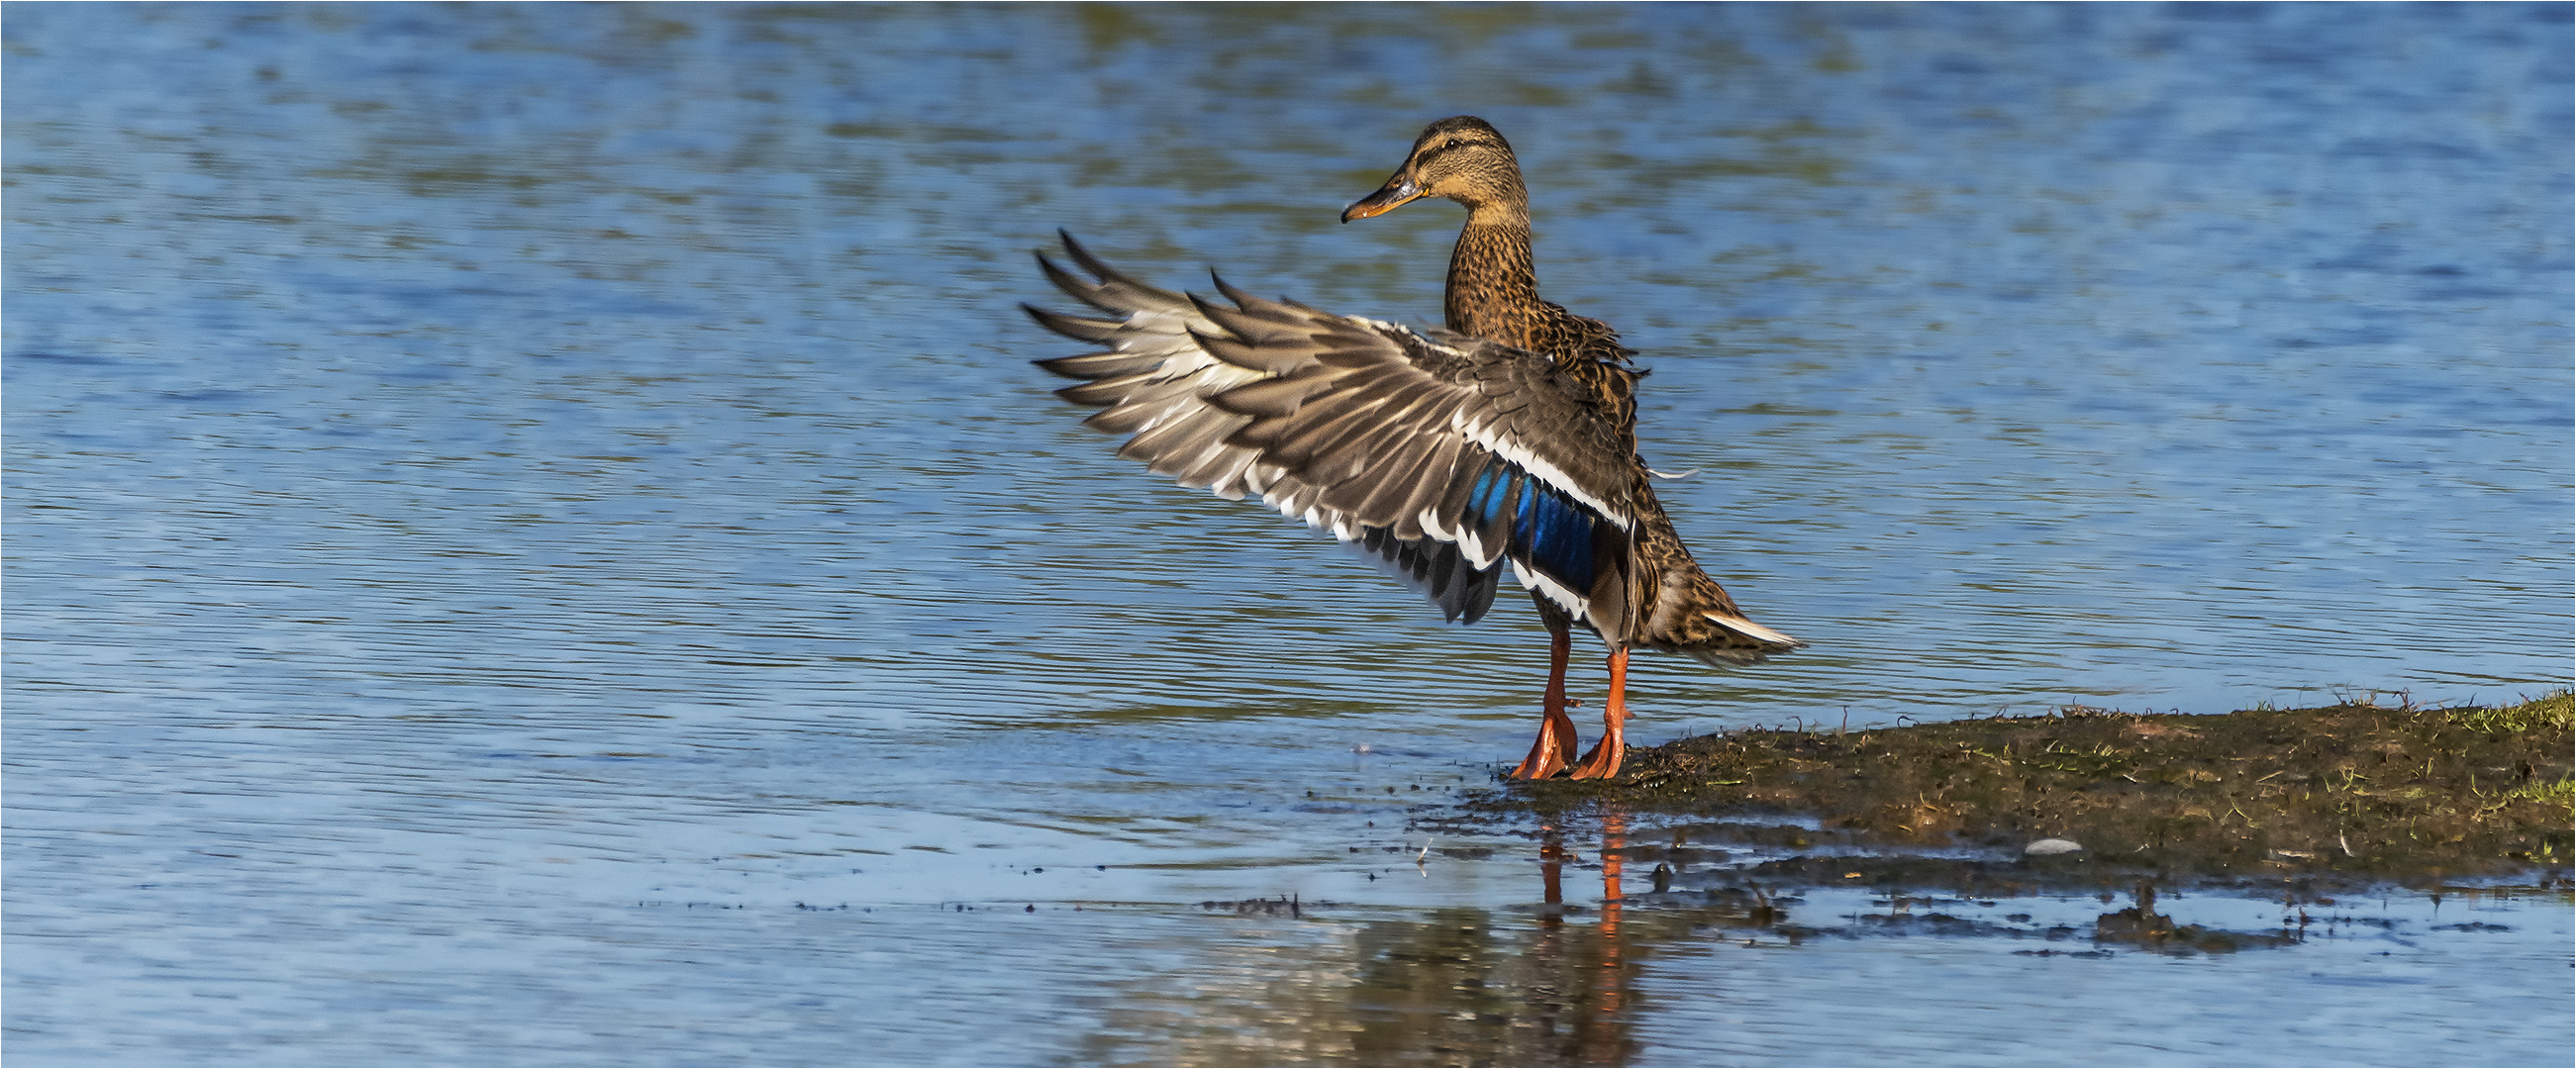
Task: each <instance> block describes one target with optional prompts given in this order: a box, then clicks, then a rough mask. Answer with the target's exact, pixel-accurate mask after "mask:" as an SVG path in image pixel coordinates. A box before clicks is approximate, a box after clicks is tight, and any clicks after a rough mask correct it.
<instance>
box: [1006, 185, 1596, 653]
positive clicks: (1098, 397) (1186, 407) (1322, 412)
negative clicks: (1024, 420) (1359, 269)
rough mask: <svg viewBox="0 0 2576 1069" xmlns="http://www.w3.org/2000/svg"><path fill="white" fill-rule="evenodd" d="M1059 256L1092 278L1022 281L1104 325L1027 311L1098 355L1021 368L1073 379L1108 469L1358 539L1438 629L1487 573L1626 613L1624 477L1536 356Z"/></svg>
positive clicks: (1461, 609)
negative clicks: (1123, 466)
mask: <svg viewBox="0 0 2576 1069" xmlns="http://www.w3.org/2000/svg"><path fill="white" fill-rule="evenodd" d="M1065 250H1066V251H1067V252H1068V253H1070V254H1071V255H1072V257H1073V260H1074V263H1075V264H1076V265H1078V266H1079V267H1081V268H1082V270H1083V271H1084V272H1086V273H1088V274H1089V275H1090V276H1091V277H1090V278H1088V279H1086V278H1083V277H1081V276H1079V275H1076V274H1074V273H1072V272H1070V271H1067V270H1065V269H1064V268H1062V267H1059V266H1058V265H1057V264H1055V263H1054V262H1053V261H1051V260H1049V259H1047V258H1046V257H1045V256H1044V255H1040V256H1039V257H1038V263H1039V265H1040V266H1041V267H1042V268H1043V269H1044V270H1045V271H1046V274H1047V277H1048V278H1049V279H1051V280H1053V281H1054V282H1055V284H1056V285H1057V286H1058V287H1060V288H1062V289H1063V290H1064V291H1065V292H1066V293H1068V294H1071V295H1072V296H1073V297H1074V298H1075V299H1077V300H1079V301H1081V302H1083V303H1084V304H1087V305H1090V306H1091V307H1093V308H1096V309H1099V310H1100V311H1101V312H1104V313H1107V316H1078V315H1063V314H1059V313H1055V312H1050V311H1046V310H1044V309H1040V308H1036V307H1033V306H1032V307H1029V308H1028V312H1029V314H1030V315H1031V316H1033V317H1035V318H1036V319H1037V321H1038V322H1039V323H1040V324H1041V325H1043V326H1045V327H1047V328H1048V329H1050V330H1053V331H1056V332H1057V333H1060V334H1063V335H1066V336H1067V337H1071V338H1076V339H1079V340H1082V341H1086V342H1091V343H1094V344H1098V345H1101V346H1104V347H1105V348H1104V349H1103V350H1102V351H1100V352H1094V353H1086V354H1083V355H1080V356H1068V357H1061V358H1058V359H1053V360H1041V361H1038V365H1039V366H1040V367H1043V368H1046V369H1047V370H1049V371H1052V372H1055V373H1056V374H1059V375H1063V376H1066V377H1068V378H1074V379H1080V380H1083V381H1082V382H1081V383H1080V384H1078V385H1074V386H1070V387H1066V388H1065V389H1063V390H1060V391H1057V392H1058V394H1059V395H1060V396H1062V397H1064V398H1065V399H1067V400H1070V401H1073V402H1075V403H1078V404H1084V405H1090V406H1092V407H1095V408H1098V409H1099V410H1100V411H1098V412H1096V413H1094V414H1093V415H1092V416H1091V417H1090V418H1089V419H1088V420H1086V421H1085V423H1086V424H1088V425H1089V426H1091V427H1094V428H1097V429H1099V430H1102V431H1106V432H1109V433H1112V434H1125V435H1128V436H1129V437H1128V439H1127V442H1126V444H1124V445H1123V446H1121V447H1120V448H1119V455H1121V456H1125V457H1129V458H1132V459H1135V460H1140V461H1143V462H1144V463H1145V464H1146V466H1147V467H1148V468H1149V469H1150V470H1152V471H1154V472H1156V473H1157V474H1162V475H1168V476H1171V477H1172V478H1174V479H1175V480H1177V481H1178V482H1180V483H1181V484H1182V485H1184V486H1198V487H1205V488H1208V489H1210V490H1213V491H1215V492H1216V493H1218V494H1221V495H1223V496H1225V497H1228V498H1234V499H1240V498H1242V497H1243V496H1244V495H1245V494H1247V493H1250V494H1258V495H1261V498H1262V500H1263V501H1264V502H1265V503H1267V504H1269V505H1270V506H1271V507H1273V508H1276V509H1278V510H1279V511H1280V512H1282V513H1284V514H1286V515H1289V516H1294V517H1297V518H1300V519H1303V520H1305V521H1306V522H1307V523H1309V524H1312V525H1314V526H1316V527H1321V528H1324V529H1326V530H1330V531H1331V532H1333V534H1334V536H1335V537H1337V538H1339V539H1341V540H1342V541H1345V542H1356V543H1359V544H1360V545H1361V547H1362V548H1365V549H1367V550H1369V551H1371V552H1372V553H1374V554H1376V555H1377V556H1378V557H1380V558H1381V559H1383V560H1384V561H1386V562H1387V563H1388V564H1389V565H1391V566H1393V567H1394V569H1395V570H1396V571H1397V572H1398V573H1399V574H1400V575H1403V576H1404V577H1405V578H1407V579H1409V580H1410V581H1412V582H1413V583H1414V584H1415V585H1416V586H1418V587H1420V588H1421V589H1423V590H1424V592H1425V593H1427V594H1429V595H1430V596H1431V597H1432V599H1433V600H1434V601H1435V602H1437V603H1439V605H1440V606H1441V609H1442V611H1443V612H1444V613H1446V614H1447V615H1448V617H1449V618H1450V619H1453V620H1454V619H1465V620H1467V621H1469V622H1473V621H1474V620H1475V619H1476V618H1477V617H1479V616H1482V615H1483V614H1484V611H1485V609H1486V607H1488V606H1489V605H1491V604H1492V601H1493V596H1494V588H1495V582H1496V579H1497V576H1498V574H1499V571H1500V565H1501V562H1502V561H1504V560H1509V561H1511V562H1512V563H1513V564H1514V565H1515V571H1517V572H1518V573H1519V574H1520V576H1521V579H1522V581H1523V582H1524V583H1526V584H1528V585H1530V586H1532V587H1534V588H1536V589H1538V590H1539V591H1541V592H1542V593H1543V594H1546V595H1547V596H1548V597H1549V599H1550V600H1552V601H1554V602H1556V603H1558V604H1560V605H1562V606H1564V607H1565V608H1566V610H1567V611H1568V612H1569V613H1571V614H1573V615H1574V616H1575V617H1576V618H1578V619H1585V620H1591V619H1594V618H1595V617H1596V614H1600V615H1602V616H1605V617H1606V616H1607V615H1608V614H1614V613H1618V612H1622V611H1624V608H1625V604H1626V598H1627V590H1628V577H1627V575H1626V565H1627V560H1628V547H1629V544H1630V539H1631V535H1632V532H1633V531H1634V530H1635V528H1636V526H1637V523H1638V508H1639V505H1638V502H1637V501H1636V491H1635V489H1634V487H1635V474H1634V465H1635V461H1634V459H1633V458H1632V457H1631V456H1630V455H1629V454H1628V451H1627V450H1626V449H1625V448H1624V447H1623V443H1622V439H1621V438H1620V437H1619V435H1618V434H1617V432H1616V430H1615V429H1614V428H1613V427H1612V426H1611V425H1610V423H1609V422H1608V421H1607V420H1606V419H1604V418H1603V417H1602V416H1601V415H1600V414H1599V413H1598V412H1597V411H1595V410H1594V408H1593V407H1592V406H1591V405H1590V404H1588V403H1587V402H1586V401H1585V400H1584V398H1583V396H1582V394H1581V393H1580V392H1578V391H1577V390H1576V389H1575V387H1574V385H1573V384H1572V383H1571V382H1570V381H1569V380H1567V379H1566V377H1565V376H1564V375H1563V374H1562V373H1561V372H1559V371H1558V370H1557V369H1556V366H1555V365H1554V363H1553V362H1551V361H1549V360H1548V359H1547V358H1546V357H1544V356H1540V355H1538V354H1535V353H1530V352H1527V351H1524V350H1520V349H1514V348H1511V347H1508V346H1503V345H1496V344H1493V343H1490V342H1485V341H1481V340H1478V339H1473V338H1465V337H1461V336H1457V335H1453V334H1447V333H1445V332H1443V333H1435V334H1430V335H1425V334H1421V333H1417V332H1415V331H1412V330H1409V329H1406V328H1404V327H1401V326H1397V325H1395V324H1391V323H1381V322H1377V321H1374V320H1368V319H1359V318H1354V317H1350V316H1339V315H1333V314H1331V313H1328V312H1322V311H1318V310H1316V309H1313V308H1309V307H1306V306H1304V305H1300V304H1295V303H1292V302H1277V301H1265V300H1261V299H1259V298H1256V297H1252V296H1250V295H1248V294H1245V293H1243V292H1242V291H1240V290H1237V289H1235V288H1234V287H1232V286H1228V285H1226V284H1225V282H1224V281H1223V280H1222V279H1220V280H1218V281H1217V288H1218V290H1219V291H1220V292H1222V293H1223V294H1224V295H1225V297H1226V299H1227V301H1228V302H1231V304H1230V306H1229V305H1228V304H1225V303H1217V302H1213V301H1209V300H1206V299H1203V298H1200V297H1197V296H1194V295H1184V294H1178V293H1173V292H1170V291H1168V290H1162V289H1157V288H1154V287H1151V286H1147V285H1144V284H1142V283H1139V282H1136V281H1135V280H1133V279H1130V278H1128V277H1126V276H1124V275H1121V274H1119V273H1118V272H1116V271H1115V270H1112V269H1111V268H1110V267H1109V266H1108V265H1106V264H1103V263H1101V262H1100V261H1099V260H1098V259H1097V258H1095V257H1093V256H1092V255H1091V254H1090V253H1089V252H1088V251H1086V250H1085V249H1083V247H1082V246H1081V245H1079V244H1077V243H1075V242H1074V240H1073V238H1072V237H1071V236H1070V235H1067V236H1066V237H1065Z"/></svg>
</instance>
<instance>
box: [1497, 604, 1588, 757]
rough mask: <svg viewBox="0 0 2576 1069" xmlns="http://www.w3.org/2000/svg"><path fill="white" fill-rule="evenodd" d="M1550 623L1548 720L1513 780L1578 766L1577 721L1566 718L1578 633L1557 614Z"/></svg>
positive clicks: (1548, 625)
mask: <svg viewBox="0 0 2576 1069" xmlns="http://www.w3.org/2000/svg"><path fill="white" fill-rule="evenodd" d="M1546 620H1547V637H1548V646H1547V699H1546V701H1547V714H1546V715H1547V719H1546V720H1544V721H1542V722H1540V724H1539V727H1538V741H1536V742H1533V743H1531V744H1530V752H1529V757H1528V758H1527V759H1525V760H1523V761H1522V762H1521V765H1520V767H1519V768H1515V769H1513V770H1512V778H1513V779H1546V778H1548V777H1549V776H1553V775H1556V774H1557V773H1558V772H1560V771H1563V770H1564V769H1565V767H1566V766H1567V765H1571V764H1573V763H1574V744H1575V741H1576V739H1575V734H1574V718H1573V717H1570V716H1567V715H1565V662H1566V659H1567V658H1568V657H1571V656H1572V655H1573V653H1574V633H1573V630H1572V628H1571V627H1569V626H1568V625H1567V624H1566V623H1565V622H1563V621H1560V620H1558V619H1557V618H1556V617H1555V616H1553V615H1549V616H1547V617H1546Z"/></svg>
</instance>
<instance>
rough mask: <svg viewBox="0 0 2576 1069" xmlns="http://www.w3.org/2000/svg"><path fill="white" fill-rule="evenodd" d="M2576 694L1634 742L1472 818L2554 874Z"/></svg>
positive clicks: (1978, 857)
mask: <svg viewBox="0 0 2576 1069" xmlns="http://www.w3.org/2000/svg"><path fill="white" fill-rule="evenodd" d="M2571 710H2576V702H2571V697H2570V695H2569V694H2568V693H2566V692H2560V693H2557V694H2553V695H2550V696H2548V697H2545V698H2541V699H2538V700H2534V701H2528V702H2523V703H2520V704H2516V705H2510V706H2502V707H2495V708H2457V709H2421V708H2409V707H2388V706H2381V705H2373V704H2344V705H2335V706H2328V707H2324V708H2315V709H2286V710H2276V709H2258V710H2249V711H2245V712H2238V713H2228V714H2223V715H2186V714H2131V713H2120V712H2112V711H2105V710H2094V709H2085V708H2069V709H2066V710H2064V711H2062V712H2060V713H2056V714H2051V715H2047V716H2038V717H1997V718H1991V719H1980V720H1961V721H1952V722H1947V723H1937V724H1923V725H1919V726H1910V727H1901V728H1894V729H1873V730H1868V731H1805V732H1801V731H1790V730H1776V729H1775V730H1746V731H1736V732H1729V733H1726V734H1721V735H1711V736H1702V737H1696V738H1687V739H1680V740H1677V741H1674V742H1671V743H1667V744H1665V745H1663V746H1658V747H1654V748H1652V749H1642V750H1635V751H1631V752H1630V754H1629V756H1628V760H1627V769H1626V774H1625V775H1624V776H1622V777H1620V778H1619V779H1616V780H1612V781H1609V782H1606V783H1577V782H1573V781H1567V780H1556V781H1549V782H1543V783H1536V784H1519V783H1506V784H1504V785H1501V786H1499V787H1496V788H1494V789H1492V790H1489V791H1484V792H1480V793H1478V794H1475V795H1473V796H1471V797H1469V798H1468V799H1466V800H1465V801H1464V803H1463V805H1462V806H1461V807H1460V808H1459V809H1457V810H1454V811H1453V817H1452V819H1455V820H1457V821H1459V822H1462V823H1472V822H1475V821H1477V820H1478V819H1479V818H1480V817H1481V818H1503V817H1510V816H1526V815H1536V816H1538V817H1541V818H1551V817H1579V816H1581V815H1583V814H1587V813H1599V812H1607V811H1616V812H1621V813H1624V814H1632V815H1634V816H1636V817H1638V818H1643V819H1648V820H1652V821H1654V822H1655V823H1658V824H1661V825H1663V826H1665V827H1667V828H1673V829H1688V831H1687V834H1686V835H1685V836H1684V837H1686V838H1689V839H1691V840H1694V841H1697V842H1701V843H1722V842H1729V841H1731V842H1733V843H1735V844H1737V845H1739V846H1750V847H1755V848H1757V849H1758V850H1760V852H1762V853H1764V854H1767V855H1768V859H1767V860H1765V861H1763V862H1762V864H1761V868H1762V869H1763V870H1765V871H1764V873H1763V874H1764V875H1767V876H1770V877H1772V878H1778V879H1789V880H1795V881H1799V882H1804V881H1806V880H1810V879H1812V880H1815V881H1817V882H1828V881H1838V880H1841V879H1849V878H1861V877H1862V876H1863V873H1862V871H1861V870H1862V869H1864V868H1865V869H1868V870H1869V872H1868V875H1869V877H1871V878H1873V882H1880V881H1885V882H1901V883H1917V882H1950V881H1953V880H1955V879H1957V878H1959V877H1962V876H1969V875H1972V874H1973V873H1972V871H1971V870H1974V871H1984V870H1988V869H1992V868H1995V867H1996V866H1997V865H1998V864H1999V863H2000V864H2002V865H2004V866H2005V867H2007V868H2008V869H2009V873H2010V875H2009V878H2011V879H2014V880H2016V881H2017V880H2020V879H2025V878H2030V877H2034V876H2039V877H2045V876H2046V875H2047V874H2049V873H2057V874H2061V875H2063V876H2066V877H2069V878H2089V879H2104V878H2112V877H2114V876H2120V877H2125V876H2127V875H2139V876H2150V877H2161V878H2167V879H2172V878H2200V879H2208V878H2227V877H2247V878H2252V877H2261V878H2266V879H2269V878H2277V877H2282V876H2291V877H2301V876H2305V877H2314V878H2318V879H2322V880H2326V881H2328V882H2342V881H2341V880H2339V879H2337V878H2343V879H2356V878H2362V879H2395V880H2406V881H2421V880H2431V881H2435V882H2439V881H2441V880H2443V879H2446V878H2468V879H2491V878H2510V877H2513V876H2515V875H2517V874H2530V875H2535V876H2538V877H2540V878H2542V879H2544V880H2548V881H2553V882H2554V881H2556V880H2558V879H2562V878H2563V877H2564V875H2565V870H2566V867H2567V865H2568V863H2569V859H2570V856H2571V853H2576V831H2571V827H2576V809H2572V808H2571V798H2576V793H2572V792H2571V784H2570V778H2569V777H2570V752H2571V738H2570V732H2569V728H2570V721H2571ZM1440 822H1441V820H1440V819H1439V818H1434V819H1431V820H1426V821H1424V822H1423V823H1425V824H1426V825H1429V824H1437V823H1440ZM2034 847H2036V849H2034ZM1790 852H1794V853H1795V855H1796V856H1785V857H1784V856H1782V855H1783V854H1784V853H1790ZM1864 855H1867V859H1866V860H1862V859H1861V857H1862V856H1864ZM1806 869H1816V870H1817V871H1814V872H1806V871H1805V870H1806ZM1882 869H1883V870H1885V871H1879V870H1882ZM1931 870H1940V871H1939V872H1934V871H1931ZM1993 875H1995V876H1998V877H2003V876H2006V873H2005V872H2003V871H1997V872H1994V873H1993Z"/></svg>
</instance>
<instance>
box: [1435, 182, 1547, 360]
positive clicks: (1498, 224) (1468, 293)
mask: <svg viewBox="0 0 2576 1069" xmlns="http://www.w3.org/2000/svg"><path fill="white" fill-rule="evenodd" d="M1447 305H1448V308H1447V312H1448V318H1449V329H1451V330H1454V331H1457V332H1459V333H1461V334H1469V335H1473V336H1475V337H1479V338H1486V339H1490V340H1492V341H1498V342H1502V343H1503V344H1505V345H1516V346H1519V347H1521V348H1524V349H1528V348H1536V347H1537V346H1536V345H1535V338H1534V337H1533V334H1534V331H1535V329H1536V327H1537V325H1538V322H1539V300H1538V268H1537V266H1536V265H1535V264H1534V263H1533V262H1532V261H1531V259H1530V225H1529V208H1528V206H1527V204H1526V203H1522V204H1510V203H1505V204H1477V205H1472V206H1471V207H1470V208H1469V209H1468V214H1467V226H1466V228H1465V229H1463V230H1460V231H1459V232H1458V248H1457V251H1455V252H1454V253H1452V254H1451V255H1450V257H1449V297H1448V301H1447Z"/></svg>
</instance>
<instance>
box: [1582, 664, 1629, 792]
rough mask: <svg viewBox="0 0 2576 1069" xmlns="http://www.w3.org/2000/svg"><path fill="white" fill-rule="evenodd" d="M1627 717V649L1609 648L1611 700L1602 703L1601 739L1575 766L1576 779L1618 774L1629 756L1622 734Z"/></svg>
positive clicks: (1605, 777) (1601, 777)
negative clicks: (1579, 763) (1610, 649)
mask: <svg viewBox="0 0 2576 1069" xmlns="http://www.w3.org/2000/svg"><path fill="white" fill-rule="evenodd" d="M1627 719H1628V650H1627V649H1626V648H1625V647H1621V648H1619V649H1615V650H1612V651H1610V700H1609V701H1607V702H1604V703H1602V709H1601V726H1602V735H1601V742H1600V744H1599V745H1596V746H1594V747H1593V748H1592V752H1591V753H1588V754H1585V755H1583V763H1582V764H1581V765H1578V766H1576V767H1575V769H1574V778H1576V779H1609V778H1610V777H1612V776H1616V775H1618V774H1619V759H1620V758H1621V757H1624V756H1626V754H1627V749H1628V744H1627V741H1626V739H1625V738H1624V737H1623V736H1622V734H1621V732H1620V728H1621V727H1622V726H1623V724H1622V722H1623V721H1625V720H1627Z"/></svg>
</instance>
